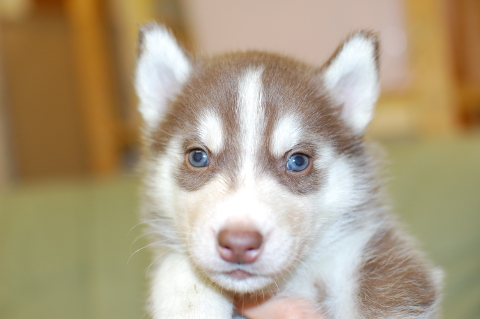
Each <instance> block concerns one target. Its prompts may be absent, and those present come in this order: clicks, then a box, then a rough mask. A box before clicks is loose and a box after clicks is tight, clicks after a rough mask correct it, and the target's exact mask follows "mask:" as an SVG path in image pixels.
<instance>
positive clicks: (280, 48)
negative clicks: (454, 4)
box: [183, 0, 409, 90]
mask: <svg viewBox="0 0 480 319" xmlns="http://www.w3.org/2000/svg"><path fill="white" fill-rule="evenodd" d="M183 2H184V5H185V10H186V13H187V21H188V22H189V23H190V25H189V27H190V31H191V32H192V33H193V39H194V40H196V43H197V47H198V49H200V50H201V51H203V52H205V53H209V54H211V53H219V52H224V51H229V50H237V49H265V50H270V51H276V52H281V53H286V54H289V55H292V56H294V57H297V58H299V59H302V60H306V61H309V62H311V63H314V64H316V65H322V64H323V62H325V60H326V59H328V57H329V56H330V55H331V54H332V52H333V51H334V50H335V48H336V47H337V45H338V44H339V42H340V41H341V40H342V39H344V38H345V36H346V35H348V34H349V33H351V32H352V31H353V30H357V29H365V28H367V29H372V30H376V31H378V32H379V34H380V38H381V41H382V42H381V43H382V55H381V63H382V69H381V78H382V86H383V88H384V89H386V90H399V89H402V88H404V87H405V86H406V85H407V84H408V80H409V73H408V56H407V48H406V45H407V43H406V35H405V29H406V27H405V22H404V12H403V6H402V2H401V0H362V1H358V0H335V1H319V0H297V1H286V0H262V1H258V0H242V1H225V0H183Z"/></svg>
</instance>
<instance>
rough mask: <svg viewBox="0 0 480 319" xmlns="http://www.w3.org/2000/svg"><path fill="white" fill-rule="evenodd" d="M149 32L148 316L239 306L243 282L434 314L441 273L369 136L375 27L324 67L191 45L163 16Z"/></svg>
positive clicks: (144, 73)
mask: <svg viewBox="0 0 480 319" xmlns="http://www.w3.org/2000/svg"><path fill="white" fill-rule="evenodd" d="M140 36H141V42H140V56H139V59H138V65H137V69H136V82H135V85H136V90H137V93H138V96H139V98H140V105H139V110H140V113H141V115H142V117H143V120H144V127H143V134H144V135H143V143H144V144H143V146H144V150H143V168H144V189H143V195H144V197H143V203H142V210H143V216H144V219H145V221H147V222H148V224H149V226H150V229H149V232H150V233H151V234H153V236H152V246H154V247H156V249H155V254H156V258H157V261H158V263H156V264H158V266H156V268H155V269H154V271H153V273H152V276H151V294H150V306H149V309H150V313H151V315H152V317H153V318H169V319H173V318H208V319H226V318H232V316H233V314H234V311H235V309H234V306H233V300H234V298H241V297H242V296H243V295H248V296H249V297H252V296H254V297H255V296H258V297H262V296H265V295H268V296H274V297H285V298H301V299H303V300H307V301H308V302H309V303H311V304H312V305H314V306H315V309H316V310H317V311H318V314H319V317H320V316H323V317H325V318H330V319H351V318H437V312H438V303H439V298H440V297H439V288H438V287H439V283H440V281H441V280H440V274H439V272H438V271H436V270H434V269H433V268H431V266H429V264H428V263H427V262H426V261H425V260H424V258H423V257H422V254H421V253H419V252H418V251H416V250H414V249H413V248H412V247H411V244H410V243H409V239H407V237H405V236H404V235H403V234H402V233H401V232H400V231H399V230H398V229H397V227H396V226H395V223H394V222H393V221H392V219H391V218H390V217H389V215H388V212H387V209H386V206H385V205H384V204H383V202H382V198H381V194H380V193H381V191H380V188H381V182H379V180H377V177H376V173H375V167H374V166H375V161H374V160H373V158H372V156H371V154H370V153H369V149H368V147H367V145H366V144H365V142H364V137H363V135H364V132H365V129H366V127H367V125H368V123H369V122H370V120H371V118H372V114H373V110H374V105H375V103H376V100H377V97H378V94H379V82H378V43H377V38H376V36H375V35H373V34H372V33H370V32H366V31H360V32H357V33H354V34H353V35H351V36H350V37H349V38H347V40H346V41H345V42H344V43H343V44H341V45H340V47H339V48H338V49H337V51H336V52H335V53H334V54H333V56H332V57H331V58H330V60H328V61H327V62H326V63H325V65H324V66H322V67H312V66H309V65H307V64H304V63H302V62H298V61H296V60H294V59H291V58H288V57H285V56H281V55H277V54H271V53H265V52H258V51H248V52H238V53H229V54H225V55H221V56H217V57H214V58H193V57H191V56H190V55H188V54H187V53H186V52H184V51H183V50H182V49H181V48H180V47H179V45H178V44H177V42H176V41H175V39H174V38H173V36H172V35H171V34H170V33H169V32H168V31H167V30H166V29H165V28H164V27H162V26H159V25H156V24H151V25H147V26H145V27H143V28H142V29H141V35H140Z"/></svg>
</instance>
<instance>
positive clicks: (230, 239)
mask: <svg viewBox="0 0 480 319" xmlns="http://www.w3.org/2000/svg"><path fill="white" fill-rule="evenodd" d="M262 242H263V236H262V234H260V233H259V232H258V231H256V230H251V229H244V228H224V229H222V230H221V231H220V232H219V233H218V245H217V249H218V252H219V253H220V257H222V259H223V260H225V261H228V262H230V263H236V264H251V263H253V262H254V261H255V260H257V258H258V256H259V255H260V248H261V246H262Z"/></svg>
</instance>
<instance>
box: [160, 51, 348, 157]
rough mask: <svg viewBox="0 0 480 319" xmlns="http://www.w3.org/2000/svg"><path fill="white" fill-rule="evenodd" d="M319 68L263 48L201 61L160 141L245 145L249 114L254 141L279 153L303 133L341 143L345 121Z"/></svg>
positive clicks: (218, 148) (214, 148)
mask: <svg viewBox="0 0 480 319" xmlns="http://www.w3.org/2000/svg"><path fill="white" fill-rule="evenodd" d="M319 72H320V71H319V69H315V68H312V67H310V66H308V65H305V64H303V63H301V62H297V61H295V60H293V59H290V58H287V57H283V56H280V55H276V54H270V53H263V52H241V53H232V54H227V55H223V56H221V57H216V58H212V59H207V60H202V61H200V62H198V63H197V64H196V65H195V67H194V69H193V72H192V74H191V76H190V78H189V79H188V81H187V82H186V83H185V85H184V87H183V89H182V91H181V93H180V94H179V95H178V96H177V97H176V98H175V100H174V101H173V103H172V104H171V106H170V110H169V112H168V113H167V116H166V118H165V120H164V121H163V123H162V125H161V126H160V127H159V130H158V131H157V133H158V134H156V136H157V138H156V140H157V145H159V147H160V148H162V147H164V146H165V145H167V144H168V140H169V139H170V138H171V136H174V135H181V136H183V137H185V138H191V139H197V140H198V141H199V142H200V143H204V144H205V146H206V147H208V148H210V147H211V151H213V152H220V151H221V150H222V149H225V148H227V147H234V146H233V144H238V143H241V141H239V138H240V135H242V134H244V133H245V123H246V120H247V119H249V118H250V119H254V121H250V122H249V123H250V124H249V125H250V126H251V127H252V128H255V130H256V131H257V133H256V134H257V135H258V136H256V137H255V138H256V140H258V141H259V142H261V143H263V144H264V145H265V147H267V148H269V149H270V151H271V153H273V154H274V155H276V156H279V155H280V154H281V153H282V152H283V151H284V150H285V149H286V150H288V147H289V145H292V144H295V143H298V142H299V141H301V138H303V137H305V136H310V137H311V136H314V135H316V136H318V135H321V136H324V137H325V138H326V139H328V138H329V137H333V138H334V139H336V140H335V142H336V144H337V145H342V143H339V141H338V139H339V137H338V136H337V135H338V132H343V131H345V129H344V125H343V124H342V123H341V121H340V120H339V117H338V116H337V112H336V111H335V110H334V108H333V107H332V105H331V101H330V99H329V97H328V95H327V94H326V93H325V90H324V88H323V86H322V82H321V79H320V76H319ZM255 96H256V97H255ZM255 99H256V100H255ZM282 125H283V126H284V128H285V129H284V130H282V128H280V126H282ZM258 126H259V127H260V128H261V129H260V130H259V129H257V127H258ZM299 128H301V130H297V129H299ZM249 131H251V130H250V129H249ZM290 132H291V133H290ZM250 136H252V135H250ZM271 138H275V139H276V140H275V141H270V139H271ZM342 138H343V137H340V139H342ZM340 142H341V141H340ZM343 144H345V143H343ZM347 144H348V143H347ZM234 149H237V150H240V148H239V147H234V148H232V149H231V150H234Z"/></svg>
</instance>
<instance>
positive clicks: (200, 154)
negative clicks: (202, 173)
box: [188, 149, 209, 167]
mask: <svg viewBox="0 0 480 319" xmlns="http://www.w3.org/2000/svg"><path fill="white" fill-rule="evenodd" d="M188 161H189V162H190V164H192V166H195V167H206V166H208V163H209V161H208V155H207V153H205V151H203V150H200V149H194V150H192V151H190V153H189V154H188Z"/></svg>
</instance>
